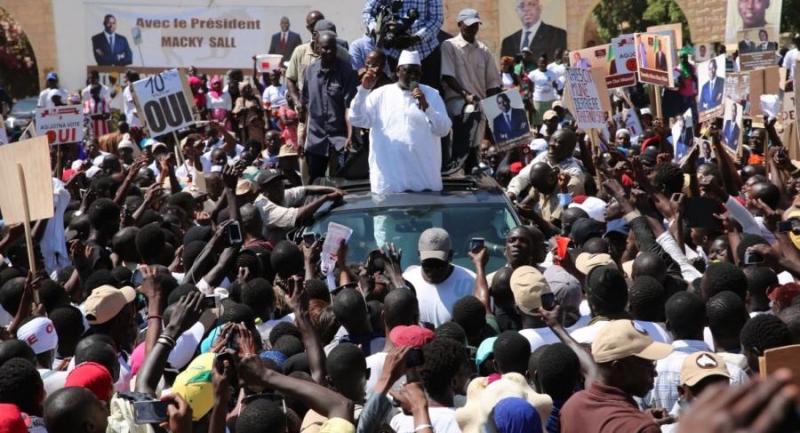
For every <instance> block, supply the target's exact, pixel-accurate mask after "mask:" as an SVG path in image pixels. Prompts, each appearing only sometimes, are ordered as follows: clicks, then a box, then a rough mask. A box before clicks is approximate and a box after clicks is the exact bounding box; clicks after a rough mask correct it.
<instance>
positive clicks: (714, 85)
mask: <svg viewBox="0 0 800 433" xmlns="http://www.w3.org/2000/svg"><path fill="white" fill-rule="evenodd" d="M696 70H697V81H698V90H699V92H698V93H697V111H698V112H699V114H700V119H699V121H700V122H705V121H706V120H709V119H713V118H714V117H718V116H719V115H720V114H722V110H723V108H724V106H723V105H722V99H723V97H724V96H725V56H724V55H722V56H717V57H714V58H712V59H710V60H706V61H705V62H701V63H699V64H698V65H697V68H696ZM712 75H713V76H712Z"/></svg>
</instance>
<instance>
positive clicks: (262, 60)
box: [256, 54, 283, 73]
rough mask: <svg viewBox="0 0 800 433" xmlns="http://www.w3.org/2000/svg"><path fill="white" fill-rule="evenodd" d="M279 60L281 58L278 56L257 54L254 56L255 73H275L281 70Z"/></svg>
mask: <svg viewBox="0 0 800 433" xmlns="http://www.w3.org/2000/svg"><path fill="white" fill-rule="evenodd" d="M281 59H283V56H281V55H280V54H259V55H257V56H256V71H258V72H260V73H264V72H269V73H272V72H275V71H277V70H278V69H280V68H281Z"/></svg>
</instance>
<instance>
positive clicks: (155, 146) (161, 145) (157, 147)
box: [150, 141, 169, 153]
mask: <svg viewBox="0 0 800 433" xmlns="http://www.w3.org/2000/svg"><path fill="white" fill-rule="evenodd" d="M150 151H151V152H153V153H156V152H160V151H164V152H169V147H167V145H166V144H165V143H162V142H160V141H156V142H155V143H153V148H152V149H150Z"/></svg>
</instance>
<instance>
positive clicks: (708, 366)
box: [679, 352, 731, 386]
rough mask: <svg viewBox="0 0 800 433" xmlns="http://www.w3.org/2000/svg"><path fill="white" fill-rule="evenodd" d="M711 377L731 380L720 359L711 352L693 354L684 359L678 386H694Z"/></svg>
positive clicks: (726, 368) (723, 362)
mask: <svg viewBox="0 0 800 433" xmlns="http://www.w3.org/2000/svg"><path fill="white" fill-rule="evenodd" d="M711 376H722V377H727V378H728V379H730V378H731V375H730V373H728V367H726V366H725V361H724V360H723V359H722V357H720V356H719V355H717V354H716V353H711V352H695V353H692V354H691V355H689V356H687V357H686V358H684V360H683V365H681V377H680V382H679V384H680V385H688V386H695V385H697V383H698V382H700V381H701V380H703V379H705V378H707V377H711Z"/></svg>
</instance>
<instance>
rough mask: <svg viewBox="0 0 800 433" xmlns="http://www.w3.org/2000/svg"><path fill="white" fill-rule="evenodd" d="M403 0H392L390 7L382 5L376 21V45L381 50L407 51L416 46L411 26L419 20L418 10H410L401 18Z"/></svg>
mask: <svg viewBox="0 0 800 433" xmlns="http://www.w3.org/2000/svg"><path fill="white" fill-rule="evenodd" d="M402 10H403V0H391V1H390V2H389V4H388V5H386V4H384V5H381V6H380V8H379V9H378V18H377V19H376V20H375V21H376V23H377V27H376V28H375V45H377V46H378V47H379V48H396V49H400V50H402V49H405V48H408V47H410V46H411V45H413V44H414V35H412V34H411V26H412V25H414V21H416V20H417V18H419V12H418V11H417V10H416V9H410V10H409V11H408V13H407V14H406V16H401V15H400V12H401V11H402Z"/></svg>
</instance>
